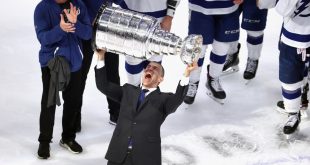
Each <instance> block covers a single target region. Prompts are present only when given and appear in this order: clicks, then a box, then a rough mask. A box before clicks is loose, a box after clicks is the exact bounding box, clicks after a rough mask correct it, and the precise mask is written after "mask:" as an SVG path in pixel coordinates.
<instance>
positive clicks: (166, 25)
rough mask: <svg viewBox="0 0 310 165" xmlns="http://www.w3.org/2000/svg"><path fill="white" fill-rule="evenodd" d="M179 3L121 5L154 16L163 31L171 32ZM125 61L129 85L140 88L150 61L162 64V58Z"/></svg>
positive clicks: (131, 1) (131, 0) (146, 0)
mask: <svg viewBox="0 0 310 165" xmlns="http://www.w3.org/2000/svg"><path fill="white" fill-rule="evenodd" d="M179 2H180V0H156V1H154V0H124V1H122V2H121V3H120V6H121V7H122V8H123V9H129V10H132V11H136V12H139V13H143V14H147V15H150V16H153V17H155V18H157V19H158V20H159V21H160V22H161V24H160V25H161V28H162V29H164V30H166V31H170V29H171V25H172V19H173V16H174V12H175V9H176V7H177V6H178V4H179ZM125 60H126V63H125V69H126V72H127V78H128V83H129V84H132V85H135V86H138V85H140V82H141V80H140V78H141V73H142V71H143V69H144V67H145V66H146V65H147V64H148V63H149V61H155V62H160V63H161V60H162V56H154V57H152V58H150V59H149V61H147V60H141V59H137V58H133V57H129V56H126V57H125Z"/></svg>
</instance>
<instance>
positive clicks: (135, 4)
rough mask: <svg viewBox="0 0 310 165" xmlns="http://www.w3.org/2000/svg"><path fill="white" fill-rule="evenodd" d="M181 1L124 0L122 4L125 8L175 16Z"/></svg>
mask: <svg viewBox="0 0 310 165" xmlns="http://www.w3.org/2000/svg"><path fill="white" fill-rule="evenodd" d="M179 2H180V0H124V1H123V2H122V3H121V4H120V6H121V7H122V8H123V9H129V10H132V11H137V12H139V13H144V14H147V15H150V16H153V17H155V18H162V17H164V16H166V15H169V16H172V17H173V16H174V12H175V9H176V7H177V6H178V4H179Z"/></svg>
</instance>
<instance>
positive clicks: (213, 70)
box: [206, 11, 240, 100]
mask: <svg viewBox="0 0 310 165" xmlns="http://www.w3.org/2000/svg"><path fill="white" fill-rule="evenodd" d="M214 20H215V21H214V22H215V29H216V30H215V36H214V41H213V44H212V51H211V54H210V65H209V66H208V68H207V70H208V75H207V77H208V81H207V83H206V87H207V88H208V89H209V90H210V92H211V94H212V96H213V97H214V98H216V99H220V100H223V99H225V98H226V93H225V91H224V90H223V88H222V87H221V83H220V81H219V77H220V75H221V73H222V71H223V67H224V63H225V60H226V56H227V52H228V50H229V46H230V45H229V44H230V42H233V41H237V40H238V39H239V32H240V31H239V28H240V26H239V13H238V11H235V12H234V13H231V14H227V15H219V16H214Z"/></svg>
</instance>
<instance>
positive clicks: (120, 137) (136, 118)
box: [95, 67, 188, 165]
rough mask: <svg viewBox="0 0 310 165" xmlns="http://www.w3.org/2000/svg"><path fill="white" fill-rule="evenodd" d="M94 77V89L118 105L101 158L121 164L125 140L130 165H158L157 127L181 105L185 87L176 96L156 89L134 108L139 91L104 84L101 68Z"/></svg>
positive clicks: (178, 89) (129, 86)
mask: <svg viewBox="0 0 310 165" xmlns="http://www.w3.org/2000/svg"><path fill="white" fill-rule="evenodd" d="M95 75H96V84H97V88H98V89H99V90H100V91H101V92H102V93H104V94H105V95H106V96H107V97H109V98H111V99H113V100H114V101H116V102H119V103H120V105H121V107H120V114H119V118H118V122H117V125H116V128H115V130H114V132H113V136H112V139H111V142H110V145H109V148H108V151H107V154H106V156H105V158H106V159H107V160H109V161H112V162H115V163H121V162H122V161H123V160H124V159H125V157H126V154H127V149H128V144H129V140H130V139H132V143H133V144H132V159H133V164H134V165H161V138H160V126H161V124H162V123H163V122H164V120H165V119H166V117H167V116H168V115H169V114H171V113H173V112H175V111H176V109H177V108H178V107H179V106H180V105H181V104H182V102H183V99H184V97H185V95H186V92H187V89H188V85H187V86H181V85H178V87H177V90H176V94H172V93H163V92H161V91H160V90H159V88H157V89H156V90H155V91H153V92H152V93H150V94H149V95H147V96H146V97H145V99H144V101H143V102H142V103H141V104H140V106H139V107H138V108H137V103H138V98H139V95H140V92H141V88H139V87H136V86H133V85H130V84H124V85H123V86H119V85H116V84H113V83H110V82H108V81H107V77H106V71H105V67H103V68H100V69H95Z"/></svg>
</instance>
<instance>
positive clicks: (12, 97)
mask: <svg viewBox="0 0 310 165" xmlns="http://www.w3.org/2000/svg"><path fill="white" fill-rule="evenodd" d="M1 2H2V3H1V6H0V23H1V25H0V57H1V59H0V107H1V108H0V165H45V164H48V165H99V164H101V165H102V164H106V160H105V159H104V155H105V153H106V149H107V146H108V143H109V140H110V138H111V135H112V132H113V129H114V127H113V126H111V125H109V124H108V120H109V113H108V109H107V102H106V99H105V96H104V95H103V94H101V93H100V92H99V91H98V90H97V89H96V86H95V78H94V71H93V67H94V65H95V59H94V60H93V65H92V68H91V70H90V73H89V77H88V80H87V86H86V91H85V94H84V106H83V110H82V132H81V133H78V134H77V141H78V142H79V143H80V144H81V145H82V146H83V148H84V152H83V153H82V154H79V155H74V154H72V153H70V152H68V151H67V150H65V149H63V148H62V147H60V146H59V145H58V142H59V140H60V137H61V136H60V135H61V131H62V129H61V116H62V108H61V107H60V108H57V111H56V113H57V114H56V121H55V127H54V139H53V143H51V158H50V159H49V160H39V159H38V158H37V154H36V153H37V148H38V144H39V143H38V141H37V138H38V135H39V113H40V99H41V91H42V85H41V71H40V65H39V61H38V51H39V43H38V41H37V39H36V36H35V32H34V26H33V10H34V7H35V6H36V4H37V3H38V2H39V0H31V1H30V0H11V1H4V0H1ZM187 13H188V8H187V1H186V0H182V2H181V5H180V6H179V8H178V9H177V14H176V16H175V19H174V25H173V32H175V33H176V34H178V35H180V36H182V37H185V36H186V34H187V25H188V22H187V21H188V19H187V18H188V14H187ZM281 23H282V18H281V17H280V16H279V15H277V14H276V13H275V11H274V10H271V11H270V12H269V16H268V24H267V29H266V33H265V40H264V41H265V42H264V47H263V51H262V57H261V60H260V65H259V69H258V72H257V76H256V79H255V80H254V81H252V82H251V83H250V84H249V85H247V86H246V85H245V84H244V80H243V78H242V74H243V70H244V68H245V62H246V58H247V50H246V42H245V40H246V35H245V32H244V31H242V33H241V40H240V41H241V44H242V50H241V53H240V57H241V63H240V64H239V65H240V68H241V69H240V71H239V72H238V73H236V74H233V75H229V76H226V77H223V78H222V83H223V88H224V89H225V90H226V92H227V99H226V103H225V105H223V106H222V105H219V104H218V103H216V102H214V101H213V100H211V99H210V98H209V97H208V96H207V95H206V93H205V91H206V89H205V87H204V83H205V80H206V76H205V75H206V69H205V67H204V69H203V73H202V75H201V85H200V86H199V92H198V95H197V97H196V101H195V103H194V104H193V105H191V106H189V107H186V106H185V105H182V106H181V107H180V108H179V109H178V111H177V112H176V113H174V114H172V115H170V116H169V117H168V118H167V120H166V121H165V123H164V125H163V126H162V148H163V164H165V165H297V164H298V165H299V164H302V165H310V122H309V120H303V121H302V123H301V125H300V128H301V131H300V133H301V135H300V137H299V140H298V141H296V142H295V143H293V144H288V143H287V142H286V141H285V140H284V137H283V135H282V134H281V126H282V124H283V123H284V121H285V120H286V118H287V117H286V116H285V115H282V114H279V113H277V112H276V111H275V107H276V102H277V101H278V100H279V99H281V90H280V89H281V88H280V82H279V80H278V54H279V53H278V50H277V42H278V37H279V31H280V27H281ZM208 54H209V52H208V53H207V55H206V56H207V58H206V61H205V64H206V63H208V58H209V55H208ZM163 65H164V67H165V70H166V78H165V81H164V83H163V84H162V85H161V89H162V91H174V90H175V88H176V85H177V82H178V80H179V78H180V76H181V75H182V73H183V70H184V68H185V66H184V65H183V64H182V63H181V60H179V58H178V57H166V58H165V59H164V62H163ZM123 66H124V59H123V58H121V60H120V70H121V73H120V75H121V79H122V82H125V81H126V74H125V72H124V67H123Z"/></svg>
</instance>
